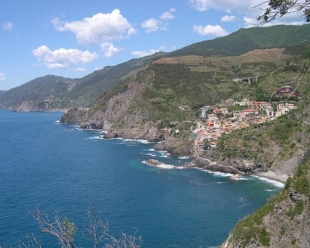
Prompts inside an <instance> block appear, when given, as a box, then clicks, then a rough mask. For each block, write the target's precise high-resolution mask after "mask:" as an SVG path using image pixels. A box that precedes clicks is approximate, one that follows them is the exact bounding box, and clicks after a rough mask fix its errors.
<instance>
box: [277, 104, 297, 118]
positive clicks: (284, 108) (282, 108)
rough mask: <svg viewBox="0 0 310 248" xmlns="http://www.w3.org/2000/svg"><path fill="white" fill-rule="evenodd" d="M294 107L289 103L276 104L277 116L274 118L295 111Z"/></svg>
mask: <svg viewBox="0 0 310 248" xmlns="http://www.w3.org/2000/svg"><path fill="white" fill-rule="evenodd" d="M295 108H296V107H295V105H294V104H291V103H285V104H283V103H280V104H278V107H277V114H276V116H280V115H283V114H286V113H288V112H289V111H291V110H292V109H295Z"/></svg>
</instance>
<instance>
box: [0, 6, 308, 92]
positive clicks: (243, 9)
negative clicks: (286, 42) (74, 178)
mask: <svg viewBox="0 0 310 248" xmlns="http://www.w3.org/2000/svg"><path fill="white" fill-rule="evenodd" d="M261 2H263V0H158V1H147V0H27V1H26V0H1V1H0V25H1V26H0V90H8V89H11V88H14V87H17V86H19V85H21V84H24V83H27V82H29V81H31V80H32V79H35V78H37V77H42V76H45V75H57V76H63V77H70V78H81V77H83V76H85V75H87V74H90V73H92V72H93V71H95V70H98V69H101V68H104V67H105V66H110V65H117V64H120V63H123V62H126V61H128V60H130V59H133V58H139V57H142V56H146V55H150V54H153V53H155V52H157V51H164V52H171V51H174V50H176V49H181V48H183V47H185V46H188V45H190V44H193V43H196V42H200V41H204V40H211V39H215V38H217V37H222V36H225V35H228V34H230V33H233V32H235V31H237V30H238V29H240V28H249V27H253V26H257V25H258V23H257V21H256V18H257V16H258V15H259V14H261V13H262V12H263V9H264V8H265V7H266V6H264V5H260V6H257V5H258V4H260V3H261ZM255 6H257V7H255ZM277 24H293V25H302V24H305V21H304V18H302V17H301V16H300V15H298V14H292V15H288V16H285V17H283V18H279V19H277V20H276V21H274V22H272V23H269V24H268V25H277Z"/></svg>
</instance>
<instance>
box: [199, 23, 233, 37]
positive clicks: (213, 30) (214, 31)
mask: <svg viewBox="0 0 310 248" xmlns="http://www.w3.org/2000/svg"><path fill="white" fill-rule="evenodd" d="M194 32H196V33H198V34H200V35H202V36H205V35H212V36H216V37H219V36H225V35H227V34H228V33H227V32H226V31H225V29H223V28H222V27H221V26H219V25H216V26H212V25H207V26H205V27H203V26H201V25H199V26H196V25H195V26H194Z"/></svg>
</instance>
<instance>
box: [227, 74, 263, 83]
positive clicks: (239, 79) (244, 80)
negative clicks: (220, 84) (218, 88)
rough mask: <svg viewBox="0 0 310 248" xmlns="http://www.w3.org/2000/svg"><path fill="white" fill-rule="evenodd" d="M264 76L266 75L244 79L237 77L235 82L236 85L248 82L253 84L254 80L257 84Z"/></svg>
mask: <svg viewBox="0 0 310 248" xmlns="http://www.w3.org/2000/svg"><path fill="white" fill-rule="evenodd" d="M264 75H265V74H262V75H256V76H250V77H244V78H238V77H237V78H234V79H233V81H234V82H236V83H237V82H241V81H243V82H246V83H248V84H250V83H252V82H253V80H255V82H257V80H258V78H260V77H262V76H264Z"/></svg>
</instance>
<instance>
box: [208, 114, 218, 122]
mask: <svg viewBox="0 0 310 248" xmlns="http://www.w3.org/2000/svg"><path fill="white" fill-rule="evenodd" d="M217 119H218V118H217V116H216V115H215V114H209V115H208V122H213V121H215V120H217Z"/></svg>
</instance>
